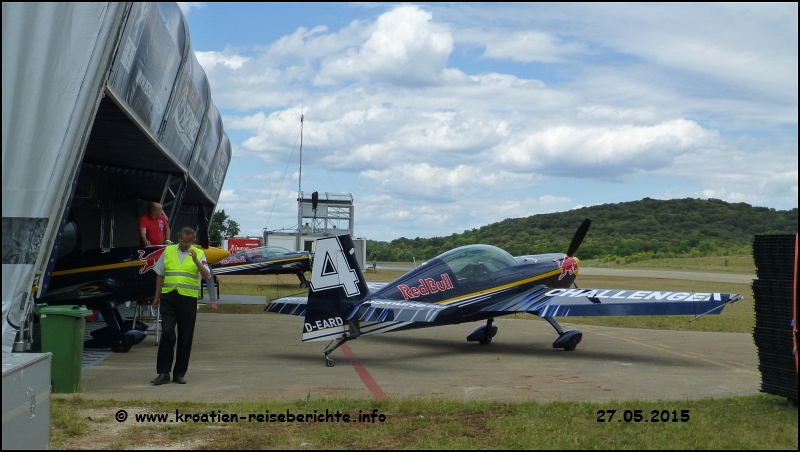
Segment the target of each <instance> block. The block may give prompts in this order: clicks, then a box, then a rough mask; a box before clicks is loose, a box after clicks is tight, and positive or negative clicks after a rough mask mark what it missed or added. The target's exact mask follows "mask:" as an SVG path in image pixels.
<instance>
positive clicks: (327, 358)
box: [323, 334, 358, 367]
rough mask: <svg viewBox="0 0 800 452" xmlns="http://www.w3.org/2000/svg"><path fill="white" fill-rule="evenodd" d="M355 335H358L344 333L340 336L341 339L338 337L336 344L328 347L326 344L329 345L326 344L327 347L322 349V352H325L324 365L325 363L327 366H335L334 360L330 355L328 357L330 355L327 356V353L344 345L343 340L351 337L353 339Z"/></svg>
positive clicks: (345, 340)
mask: <svg viewBox="0 0 800 452" xmlns="http://www.w3.org/2000/svg"><path fill="white" fill-rule="evenodd" d="M357 337H358V336H348V335H347V334H345V335H344V336H342V338H341V339H339V340H338V341H336V345H334V346H333V347H330V344H328V345H329V346H328V348H326V349H325V350H324V351H323V353H325V365H326V366H328V367H333V366H335V365H336V360H334V359H333V358H331V357H330V356H328V355H330V354H331V353H332V352H333V351H334V350H336V349H337V348H339V347H341V346H342V345H344V344H345V342H347V341H349V340H352V339H355V338H357Z"/></svg>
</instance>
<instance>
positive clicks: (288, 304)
mask: <svg viewBox="0 0 800 452" xmlns="http://www.w3.org/2000/svg"><path fill="white" fill-rule="evenodd" d="M307 304H308V298H305V297H284V298H278V299H277V300H272V303H270V304H269V306H267V312H275V313H278V314H288V315H299V316H304V315H306V305H307Z"/></svg>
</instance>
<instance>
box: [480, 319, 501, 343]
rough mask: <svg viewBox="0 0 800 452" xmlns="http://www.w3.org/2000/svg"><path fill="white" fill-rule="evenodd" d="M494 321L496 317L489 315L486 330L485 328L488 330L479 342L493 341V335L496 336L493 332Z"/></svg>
mask: <svg viewBox="0 0 800 452" xmlns="http://www.w3.org/2000/svg"><path fill="white" fill-rule="evenodd" d="M492 322H494V319H493V318H491V317H489V320H487V321H486V330H484V331H486V336H484V338H483V339H481V340H479V341H478V343H479V344H481V345H489V344H491V343H492V336H494V335H493V334H492ZM495 331H497V327H495Z"/></svg>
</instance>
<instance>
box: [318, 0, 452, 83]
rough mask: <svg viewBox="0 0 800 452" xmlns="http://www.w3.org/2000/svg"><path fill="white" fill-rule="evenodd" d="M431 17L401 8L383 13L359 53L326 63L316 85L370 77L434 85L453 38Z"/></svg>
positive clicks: (413, 7)
mask: <svg viewBox="0 0 800 452" xmlns="http://www.w3.org/2000/svg"><path fill="white" fill-rule="evenodd" d="M432 18H433V15H432V14H431V13H429V12H427V11H423V10H420V9H419V7H417V6H412V5H403V6H399V7H397V8H395V9H394V10H392V11H389V12H387V13H384V14H382V15H381V16H380V17H378V20H377V21H376V22H375V25H374V27H373V31H372V33H371V35H370V37H369V39H368V40H367V41H366V42H365V43H364V44H363V45H362V46H361V48H360V49H359V50H358V51H355V50H353V49H351V50H350V51H348V52H347V54H346V55H343V56H337V57H334V58H331V59H329V60H327V61H325V62H324V63H323V65H322V68H321V70H320V73H319V75H318V76H317V78H316V79H315V81H316V83H318V84H322V85H325V84H332V83H336V81H338V80H347V79H360V78H364V77H373V78H376V79H378V80H386V81H390V82H392V83H396V84H399V85H428V84H432V83H435V82H436V81H437V80H438V79H439V77H440V74H441V72H442V70H444V69H445V65H446V64H447V59H448V57H449V56H450V52H452V51H453V38H452V36H451V35H450V33H449V32H447V31H446V30H445V29H444V28H443V27H441V26H437V25H436V24H433V23H431V19H432Z"/></svg>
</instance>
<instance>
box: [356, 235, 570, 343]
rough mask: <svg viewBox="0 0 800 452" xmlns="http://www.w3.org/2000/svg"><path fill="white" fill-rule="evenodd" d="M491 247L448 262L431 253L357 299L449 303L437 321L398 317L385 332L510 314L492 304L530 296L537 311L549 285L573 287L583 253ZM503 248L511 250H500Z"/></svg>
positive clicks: (368, 327)
mask: <svg viewBox="0 0 800 452" xmlns="http://www.w3.org/2000/svg"><path fill="white" fill-rule="evenodd" d="M491 248H494V247H491ZM495 250H496V251H495ZM485 251H488V253H483V256H481V255H480V253H476V255H475V258H473V259H462V260H459V259H449V260H450V262H448V259H447V256H446V255H442V256H444V259H442V258H440V257H437V258H434V259H431V260H429V261H427V262H426V263H425V264H423V265H421V266H419V267H417V268H416V269H414V270H412V271H410V272H409V273H406V274H405V275H403V276H401V277H400V278H398V279H396V280H394V281H392V282H391V283H388V284H387V285H385V286H384V287H382V288H381V289H379V290H377V291H375V292H372V293H370V294H369V295H368V296H367V297H365V298H364V299H362V300H358V301H357V303H362V302H366V301H370V300H384V301H385V300H391V301H396V302H398V303H402V302H406V301H407V302H417V303H432V304H436V305H439V306H442V307H444V308H445V309H444V310H443V311H442V312H441V313H439V314H438V315H437V317H436V319H435V320H434V321H433V322H410V323H395V324H393V325H385V327H382V328H380V330H381V332H382V331H385V330H386V329H387V328H388V329H391V330H395V331H396V330H403V329H413V328H424V327H431V326H440V325H450V324H458V323H464V322H474V321H480V320H485V319H488V318H493V317H499V316H503V315H508V314H512V313H513V312H508V311H500V310H494V309H492V310H487V308H490V307H499V306H504V305H510V304H517V303H525V302H526V299H529V300H530V302H531V307H532V308H534V310H532V311H529V312H531V313H536V312H537V311H536V310H535V302H536V301H537V300H538V299H540V298H541V296H542V294H543V293H544V291H546V290H548V289H555V288H568V287H570V286H571V285H572V283H573V282H574V281H575V276H576V275H577V273H578V269H579V266H580V261H579V260H578V259H577V258H574V257H568V256H566V255H564V254H560V253H551V254H541V255H531V256H521V257H518V258H512V257H511V256H510V255H509V254H508V253H506V252H505V251H502V250H500V249H499V248H494V249H493V250H492V249H489V248H488V247H487V248H486V250H485ZM499 252H502V253H505V255H506V256H500V255H499ZM492 254H495V256H494V257H495V259H492V256H491V255H492ZM482 257H483V258H485V260H481V258H482ZM506 264H507V265H506ZM504 265H505V266H504ZM454 267H456V268H455V269H454ZM354 304H355V303H354ZM364 323H365V325H363V326H364V327H366V328H365V331H364V334H368V333H369V332H370V330H372V328H370V326H372V325H371V324H366V323H368V322H364ZM375 332H378V331H377V330H376V331H375Z"/></svg>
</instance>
